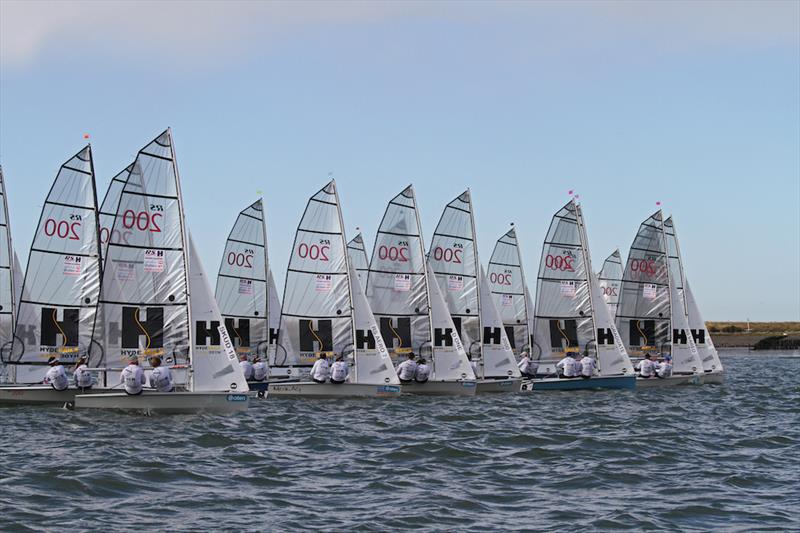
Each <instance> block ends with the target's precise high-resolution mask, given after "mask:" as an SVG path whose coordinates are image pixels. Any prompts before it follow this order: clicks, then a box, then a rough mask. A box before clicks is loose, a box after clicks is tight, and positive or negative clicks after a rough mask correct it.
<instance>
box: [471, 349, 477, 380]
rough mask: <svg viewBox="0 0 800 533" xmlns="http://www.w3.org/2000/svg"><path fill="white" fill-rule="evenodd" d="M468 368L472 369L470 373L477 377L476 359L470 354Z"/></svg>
mask: <svg viewBox="0 0 800 533" xmlns="http://www.w3.org/2000/svg"><path fill="white" fill-rule="evenodd" d="M469 366H471V367H472V372H473V373H474V374H475V377H478V359H477V358H475V357H474V356H473V355H472V354H470V355H469Z"/></svg>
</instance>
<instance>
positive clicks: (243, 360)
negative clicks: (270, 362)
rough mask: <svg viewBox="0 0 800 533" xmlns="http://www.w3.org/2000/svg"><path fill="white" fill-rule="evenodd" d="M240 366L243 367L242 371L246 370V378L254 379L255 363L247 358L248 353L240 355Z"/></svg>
mask: <svg viewBox="0 0 800 533" xmlns="http://www.w3.org/2000/svg"><path fill="white" fill-rule="evenodd" d="M239 366H240V367H242V372H244V379H246V380H251V379H253V364H252V363H251V362H250V361H248V360H247V354H246V353H243V354H240V355H239Z"/></svg>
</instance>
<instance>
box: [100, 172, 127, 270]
mask: <svg viewBox="0 0 800 533" xmlns="http://www.w3.org/2000/svg"><path fill="white" fill-rule="evenodd" d="M132 168H133V163H131V164H130V165H128V166H127V167H125V169H124V170H123V171H122V172H120V173H119V174H117V175H116V176H114V177H113V178H111V183H109V184H108V189H107V190H106V195H105V196H104V197H103V202H102V203H101V204H100V215H99V220H100V244H101V245H102V247H103V261H104V262H105V258H106V255H107V254H108V243H109V241H113V242H115V243H117V244H119V243H122V244H127V242H128V237H129V236H130V235H131V233H132V232H131V230H130V229H126V228H117V229H114V218H115V217H116V216H117V207H119V199H120V197H121V196H122V189H124V188H125V183H126V182H127V181H128V176H130V174H131V169H132Z"/></svg>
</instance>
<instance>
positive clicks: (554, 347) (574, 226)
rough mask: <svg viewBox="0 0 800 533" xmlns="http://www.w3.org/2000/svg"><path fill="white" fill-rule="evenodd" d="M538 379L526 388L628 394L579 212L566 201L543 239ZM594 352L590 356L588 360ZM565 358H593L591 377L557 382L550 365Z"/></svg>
mask: <svg viewBox="0 0 800 533" xmlns="http://www.w3.org/2000/svg"><path fill="white" fill-rule="evenodd" d="M534 341H535V344H536V349H535V350H534V354H535V356H537V358H538V363H539V369H538V374H540V375H544V376H545V377H542V378H536V379H534V380H532V383H531V382H526V384H525V385H524V386H523V390H529V387H530V386H532V389H533V390H534V391H538V390H575V389H595V388H609V389H626V388H627V389H630V388H633V387H634V386H635V377H634V374H633V366H632V365H631V362H630V359H629V358H628V355H627V353H626V351H625V347H624V346H623V344H622V339H621V338H620V335H619V333H618V332H617V329H616V327H615V326H614V322H613V320H612V318H611V315H610V314H609V312H608V308H607V307H606V304H605V302H604V301H603V299H602V296H601V293H600V287H599V284H598V282H597V278H596V276H595V275H594V273H593V271H592V263H591V256H590V254H589V246H588V242H587V237H586V231H585V226H584V222H583V215H582V213H581V209H580V206H579V205H578V204H576V203H575V201H574V200H570V202H569V203H567V204H566V205H565V206H564V207H563V208H561V209H560V210H559V211H558V212H556V214H555V215H554V216H553V220H552V222H551V224H550V228H549V230H548V232H547V236H546V237H545V242H544V247H543V249H542V258H541V261H540V264H539V275H538V283H537V287H536V308H535V322H534ZM592 352H594V354H592ZM566 354H573V355H574V356H577V357H579V358H580V357H581V355H582V354H589V355H595V356H596V363H597V372H596V374H595V375H593V376H591V377H589V378H587V379H582V378H572V379H560V378H558V377H555V376H556V363H557V362H558V361H559V360H560V359H561V358H562V357H564V356H565V355H566Z"/></svg>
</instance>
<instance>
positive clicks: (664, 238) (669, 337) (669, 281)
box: [658, 209, 675, 353]
mask: <svg viewBox="0 0 800 533" xmlns="http://www.w3.org/2000/svg"><path fill="white" fill-rule="evenodd" d="M658 220H660V221H661V224H659V229H660V230H661V242H662V246H663V247H664V256H665V258H666V261H665V263H666V265H665V266H666V268H667V298H668V302H669V330H668V331H667V340H668V342H669V351H670V353H672V330H673V329H675V321H674V320H673V319H672V315H673V313H674V312H675V311H674V305H675V304H674V302H673V301H672V288H673V286H674V284H675V282H674V281H673V280H672V273H671V269H670V265H669V246H668V245H667V232H666V231H665V229H664V213H663V212H662V211H661V209H659V210H658Z"/></svg>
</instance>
